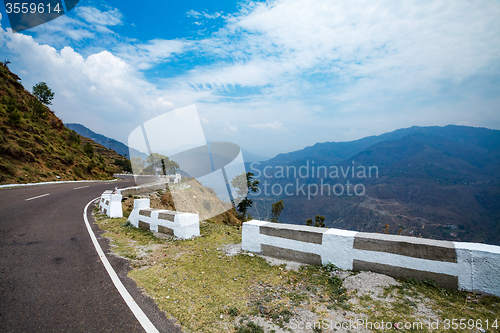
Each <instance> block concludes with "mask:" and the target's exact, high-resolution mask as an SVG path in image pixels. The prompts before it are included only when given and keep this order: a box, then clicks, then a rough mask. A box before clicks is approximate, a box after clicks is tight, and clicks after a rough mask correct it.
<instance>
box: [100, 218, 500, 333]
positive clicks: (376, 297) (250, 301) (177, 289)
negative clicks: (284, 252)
mask: <svg viewBox="0 0 500 333" xmlns="http://www.w3.org/2000/svg"><path fill="white" fill-rule="evenodd" d="M95 213H96V214H97V210H95ZM96 221H97V224H98V225H99V227H100V228H101V229H102V230H104V231H105V234H104V236H105V237H108V238H109V239H110V241H111V246H112V249H113V251H114V253H115V254H116V255H118V256H120V257H123V258H125V259H127V260H128V261H129V262H130V265H131V267H132V270H131V271H130V272H129V276H130V277H131V278H132V279H134V280H135V281H136V282H137V284H138V285H139V286H140V287H141V288H143V289H144V292H145V293H147V294H148V295H149V296H151V297H152V298H153V299H154V300H155V302H156V303H157V304H158V306H159V307H160V308H161V309H162V310H164V311H165V312H166V313H167V316H169V317H171V318H174V319H175V320H177V323H178V324H179V325H181V326H182V327H183V330H185V331H187V332H226V331H227V332H239V333H242V332H285V331H295V328H297V323H299V322H302V323H304V322H307V321H308V322H310V323H316V324H317V327H316V328H314V327H310V329H309V330H307V329H306V330H305V331H309V332H327V331H330V330H329V329H323V328H321V325H323V327H326V326H324V325H327V324H328V323H330V324H335V323H337V322H338V323H342V322H344V323H348V322H349V321H350V320H351V321H352V320H353V321H356V320H364V321H367V322H368V321H371V322H380V321H381V320H384V322H387V321H390V322H391V323H396V322H398V321H400V322H402V323H406V322H422V323H423V326H422V327H418V326H417V328H416V329H415V328H411V329H405V328H404V326H403V327H400V328H399V330H401V331H403V332H431V331H432V332H449V330H446V329H444V326H443V325H444V322H443V320H445V319H456V318H458V319H460V318H465V319H467V320H470V319H471V320H473V321H474V323H475V324H474V325H475V326H474V329H469V327H467V328H466V329H463V330H461V329H458V330H455V331H456V332H492V331H495V329H491V326H490V329H486V328H485V327H484V328H481V329H479V328H477V326H476V323H478V322H479V321H481V322H482V323H483V325H484V323H486V320H488V321H489V323H490V325H491V323H492V322H494V320H495V319H497V318H498V320H500V300H499V298H497V297H491V296H480V295H475V294H470V293H465V292H459V291H454V290H447V289H443V288H439V287H436V286H435V283H434V282H433V281H430V280H427V281H416V280H413V279H407V280H404V281H397V280H394V279H393V278H390V277H387V276H385V275H380V274H375V273H368V272H362V273H358V272H351V271H343V270H340V269H338V268H337V267H335V265H332V264H329V265H325V266H301V267H300V268H299V269H298V270H293V269H291V267H289V266H287V263H282V264H277V265H271V264H270V263H269V262H268V261H266V259H265V258H262V257H260V256H257V255H254V254H252V253H245V252H241V251H239V250H238V244H239V243H241V227H240V226H233V225H228V224H224V223H209V222H206V221H203V222H201V225H200V231H201V235H202V236H201V237H198V238H196V239H192V240H179V239H176V238H166V239H162V238H157V237H155V235H154V234H153V233H151V232H149V231H144V230H140V229H136V228H134V227H132V226H131V225H130V223H127V220H126V218H121V219H109V218H106V217H105V216H102V215H96ZM377 283H379V284H380V285H378V284H377ZM371 284H372V285H371ZM429 320H431V322H435V320H438V321H439V329H433V330H430V329H428V326H427V325H428V322H429ZM497 324H498V325H500V323H498V322H497ZM393 328H394V327H393ZM332 331H333V330H332ZM338 331H341V332H346V330H343V329H339V330H338ZM351 331H353V332H354V331H360V332H363V331H364V332H369V331H380V332H382V330H376V329H373V330H370V329H368V330H366V329H363V328H362V327H361V328H358V329H357V330H351Z"/></svg>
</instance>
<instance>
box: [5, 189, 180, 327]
mask: <svg viewBox="0 0 500 333" xmlns="http://www.w3.org/2000/svg"><path fill="white" fill-rule="evenodd" d="M130 185H133V180H122V181H119V182H111V183H104V182H99V183H92V182H88V183H83V182H81V183H69V184H47V185H36V186H26V187H17V188H9V189H0V299H1V301H0V332H124V333H126V332H145V331H144V329H143V328H142V326H141V325H140V324H139V322H138V321H137V319H136V318H135V316H134V315H133V313H132V312H131V310H130V309H129V308H128V306H127V305H126V303H125V301H124V300H123V298H122V297H121V296H120V294H119V292H118V290H117V289H116V287H115V286H114V284H113V283H112V281H111V278H110V276H109V275H108V273H107V272H106V270H105V268H104V265H103V264H102V262H101V260H100V259H99V256H98V254H97V252H96V249H95V247H94V245H93V244H92V241H91V238H90V236H89V233H88V231H87V229H86V226H85V222H84V220H83V217H82V213H83V210H84V208H85V206H86V204H87V203H88V202H89V201H91V200H92V199H94V198H96V197H99V196H100V195H101V193H102V192H103V191H104V190H108V189H113V188H114V187H115V186H118V187H119V188H123V187H127V186H130ZM92 207H93V205H91V206H90V208H89V209H88V214H87V216H89V220H90V222H91V223H92V222H93V219H92V217H91V209H92ZM92 229H93V230H94V233H95V234H96V236H97V239H98V241H99V244H100V245H101V247H102V248H103V250H104V252H105V253H106V256H107V258H108V260H109V261H110V263H111V265H112V266H113V268H114V270H115V271H116V272H117V274H118V276H119V277H120V280H121V281H122V283H123V284H124V285H125V287H126V288H127V290H128V292H129V293H130V294H131V295H132V297H133V298H134V299H135V301H136V303H137V304H138V305H139V306H140V307H141V309H142V310H143V311H144V312H145V314H146V315H147V317H148V318H149V319H150V320H151V322H152V323H153V324H154V325H155V327H156V328H157V329H158V331H160V332H180V331H181V330H180V328H179V327H178V326H175V325H174V324H173V323H172V322H171V321H169V320H167V319H166V317H165V315H164V314H163V313H162V312H161V311H160V310H159V309H158V308H157V306H156V305H155V304H154V302H153V301H152V300H151V299H150V298H149V297H145V296H143V295H142V292H141V291H140V290H139V288H138V287H137V285H136V284H135V282H134V281H133V280H131V279H130V278H128V277H127V276H126V274H127V271H128V270H129V266H128V262H127V261H126V260H123V259H120V258H117V257H116V256H114V255H112V254H110V253H109V245H108V242H107V240H106V239H105V238H103V237H100V236H99V234H100V232H99V230H98V228H97V226H96V225H95V224H94V223H92Z"/></svg>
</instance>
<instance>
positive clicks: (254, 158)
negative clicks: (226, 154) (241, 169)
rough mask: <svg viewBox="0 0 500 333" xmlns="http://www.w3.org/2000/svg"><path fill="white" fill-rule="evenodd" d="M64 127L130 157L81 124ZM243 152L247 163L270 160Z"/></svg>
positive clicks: (113, 142)
mask: <svg viewBox="0 0 500 333" xmlns="http://www.w3.org/2000/svg"><path fill="white" fill-rule="evenodd" d="M64 125H65V126H66V127H67V128H69V129H71V130H73V131H75V132H76V133H78V134H80V135H81V136H84V137H86V138H89V139H92V140H94V141H95V142H97V143H99V144H101V145H103V146H105V147H107V148H109V149H112V150H114V151H116V152H117V153H118V154H120V155H122V156H130V153H129V147H128V146H127V145H126V144H124V143H122V142H120V141H118V140H115V139H111V138H108V137H106V136H104V135H102V134H98V133H96V132H94V131H92V130H90V129H89V128H87V127H85V126H83V125H81V124H74V123H67V124H64ZM133 151H134V155H133V156H141V157H142V158H146V157H147V155H146V154H143V153H141V152H138V151H137V150H135V149H133ZM241 152H242V154H243V159H244V160H245V161H246V162H254V161H265V160H267V159H269V157H266V156H262V155H258V154H254V153H251V152H249V151H248V150H245V149H243V148H242V149H241Z"/></svg>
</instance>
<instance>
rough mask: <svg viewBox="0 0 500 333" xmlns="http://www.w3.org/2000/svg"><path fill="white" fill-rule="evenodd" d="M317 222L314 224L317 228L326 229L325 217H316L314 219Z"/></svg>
mask: <svg viewBox="0 0 500 333" xmlns="http://www.w3.org/2000/svg"><path fill="white" fill-rule="evenodd" d="M314 220H315V222H316V223H314V226H315V227H320V228H324V227H325V217H324V216H323V215H321V216H320V215H316V217H315V218H314Z"/></svg>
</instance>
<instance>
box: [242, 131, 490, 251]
mask: <svg viewBox="0 0 500 333" xmlns="http://www.w3.org/2000/svg"><path fill="white" fill-rule="evenodd" d="M313 167H314V168H313ZM318 167H320V168H318ZM370 167H372V168H371V171H372V175H371V177H370V176H369V175H368V170H369V168H370ZM301 168H302V169H301ZM264 169H266V173H265V174H264V173H263V171H264ZM294 170H295V171H296V172H297V173H296V174H294ZM299 170H302V171H303V172H302V174H298V171H299ZM307 170H308V171H309V174H308V176H307V177H303V176H304V175H305V174H306V171H307ZM326 170H327V171H328V172H327V173H325V171H326ZM353 170H354V171H355V172H354V174H353V172H352V171H353ZM363 170H365V173H366V175H364V174H363V172H362V171H363ZM249 171H252V172H254V173H255V174H256V176H258V177H257V178H258V179H259V180H260V181H261V186H260V187H261V193H260V194H259V195H257V196H256V197H255V207H253V208H252V210H251V213H252V214H253V216H254V217H255V218H259V219H264V218H267V217H268V216H269V213H270V206H271V204H272V203H273V202H276V201H277V200H279V199H283V200H284V202H285V209H284V210H283V213H282V216H281V220H282V221H283V222H285V223H294V224H303V223H304V222H305V221H306V220H307V219H308V218H313V219H314V216H315V215H316V214H320V215H324V216H325V217H326V225H327V226H329V227H337V228H341V229H351V230H358V231H370V232H382V231H383V229H384V227H385V225H386V224H387V225H389V232H390V233H398V232H400V233H402V234H404V235H414V236H423V237H427V238H437V239H449V240H463V241H476V242H487V243H490V244H500V223H499V222H500V204H499V203H500V131H497V130H490V129H486V128H474V127H466V126H445V127H435V126H433V127H416V126H415V127H411V128H405V129H400V130H396V131H394V132H390V133H385V134H382V135H379V136H372V137H366V138H363V139H360V140H356V141H352V142H339V143H337V142H326V143H318V144H316V145H314V146H311V147H306V148H304V149H302V150H299V151H295V152H291V153H287V154H279V155H277V156H276V157H274V158H272V159H270V160H268V161H266V162H262V163H260V164H256V163H254V164H253V165H252V166H251V165H249ZM286 171H288V174H287V172H286ZM318 171H319V174H318ZM335 171H336V172H335ZM375 171H378V176H376V174H375ZM347 181H349V184H350V185H349V186H347V185H346V184H347ZM266 183H267V186H266ZM336 184H337V185H336ZM287 185H288V188H287V189H288V191H287V192H288V194H285V193H284V190H285V187H286V186H287ZM321 185H323V195H321V192H320V189H321ZM354 185H357V190H358V191H357V192H358V194H362V195H352V194H353V193H354V190H355V187H354ZM273 186H274V192H273V191H272V189H273ZM301 186H303V187H302V188H301ZM328 186H329V189H330V192H331V193H330V194H328V192H327V189H328ZM333 186H336V187H335V191H336V192H335V193H334V191H333V190H334V189H333ZM265 187H266V188H267V195H266V193H264V189H265ZM341 189H343V190H344V192H343V193H342V194H341ZM280 190H282V191H283V193H281V194H279V192H280ZM317 190H318V194H316V195H313V194H315V192H316V191H317ZM362 190H363V191H362ZM347 192H349V193H350V194H351V195H349V194H348V193H347ZM361 192H363V193H361ZM289 194H292V195H289ZM400 229H401V230H400Z"/></svg>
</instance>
